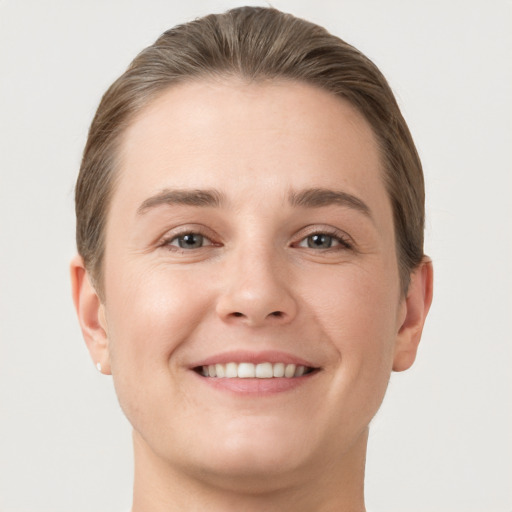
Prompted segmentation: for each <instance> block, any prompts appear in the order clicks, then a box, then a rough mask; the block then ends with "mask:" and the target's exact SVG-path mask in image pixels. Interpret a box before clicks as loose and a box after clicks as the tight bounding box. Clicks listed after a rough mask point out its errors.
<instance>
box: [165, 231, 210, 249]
mask: <svg viewBox="0 0 512 512" xmlns="http://www.w3.org/2000/svg"><path fill="white" fill-rule="evenodd" d="M166 245H171V246H175V247H179V248H180V249H199V248H200V247H204V246H206V245H212V242H211V241H210V240H209V239H208V238H206V237H205V236H203V235H201V234H200V233H193V232H191V233H183V234H181V235H178V236H175V237H173V238H171V239H169V241H167V242H166Z"/></svg>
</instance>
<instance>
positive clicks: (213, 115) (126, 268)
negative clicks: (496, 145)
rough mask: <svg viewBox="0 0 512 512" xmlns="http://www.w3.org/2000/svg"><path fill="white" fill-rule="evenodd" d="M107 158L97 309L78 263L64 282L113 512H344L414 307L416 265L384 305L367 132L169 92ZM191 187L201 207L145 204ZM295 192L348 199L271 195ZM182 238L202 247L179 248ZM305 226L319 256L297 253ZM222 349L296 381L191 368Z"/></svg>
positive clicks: (217, 85)
mask: <svg viewBox="0 0 512 512" xmlns="http://www.w3.org/2000/svg"><path fill="white" fill-rule="evenodd" d="M119 157H120V169H121V175H120V177H119V180H118V181H117V184H116V190H115V192H114V194H113V198H112V203H111V205H110V211H109V214H108V222H107V228H106V251H105V260H104V276H105V280H104V283H103V285H104V291H105V300H104V302H101V301H100V299H99V296H98V294H97V293H96V291H95V290H94V288H93V287H92V286H91V284H90V279H89V278H88V275H87V271H86V270H85V268H84V265H83V262H82V260H81V258H80V257H76V258H75V260H74V261H73V263H72V265H71V273H72V282H73V290H74V300H75V304H76V308H77V312H78V316H79V319H80V323H81V326H82V330H83V333H84V337H85V340H86V342H87V345H88V347H89V350H90V353H91V356H92V359H93V361H94V362H95V363H96V362H100V363H101V366H102V371H103V373H106V374H110V373H111V374H112V375H113V378H114V384H115V387H116V391H117V394H118V397H119V401H120V404H121V406H122V408H123V411H124V412H125V414H126V416H127V418H128V419H129V421H130V422H131V424H132V425H133V429H134V447H135V485H134V505H133V511H134V512H142V511H144V512H156V511H164V510H165V511H169V510H203V509H208V510H213V511H231V510H233V511H235V510H246V511H259V510H266V511H274V510H275V511H283V510H294V511H297V510H299V511H301V510H303V511H311V510H316V511H331V510H336V511H339V510H343V511H351V512H352V511H354V512H355V511H363V510H364V496H363V481H364V463H365V455H366V444H367V436H368V424H369V422H370V420H371V419H372V417H373V416H374V415H375V413H376V411H377V410H378V408H379V406H380V404H381V402H382V399H383V397H384V394H385V391H386V387H387V383H388V380H389V377H390V373H391V371H392V370H393V369H394V370H398V371H400V370H404V369H406V368H408V367H409V366H410V365H411V364H412V363H413V361H414V357H415V354H416V350H417V345H418V343H419V339H420V335H421V330H422V327H423V323H424V320H425V317H426V314H427V312H428V308H429V306H430V301H431V298H432V267H431V264H430V261H429V260H427V259H425V260H424V262H423V263H422V264H421V265H420V266H419V267H418V269H416V270H415V271H414V272H413V273H412V275H411V285H410V287H409V291H408V293H407V296H406V297H403V296H402V295H401V292H400V281H399V273H398V267H397V257H396V252H395V233H394V227H393V220H392V211H391V205H390V201H389V198H388V196H387V194H386V191H385V188H384V184H383V179H382V176H383V170H382V167H381V161H380V158H379V154H378V150H377V146H376V142H375V139H374V136H373V133H372V130H371V128H370V126H369V125H368V123H367V122H366V121H365V119H364V118H363V117H362V116H361V115H360V114H359V113H358V112H357V111H356V110H355V109H354V108H353V107H352V106H351V105H350V104H348V103H347V102H345V101H343V100H340V99H339V98H336V97H334V96H332V95H330V94H329V93H327V92H324V91H321V90H318V89H316V88H313V87H311V86H309V85H304V84H299V83H290V82H286V83H285V82H275V81H274V82H263V83H258V84H254V83H253V84H245V83H242V82H241V81H237V80H235V79H229V80H228V79H226V80H224V81H217V82H199V83H188V84H183V85H179V86H176V87H174V88H171V89H170V90H168V91H166V92H165V93H164V94H162V95H161V96H160V97H159V98H157V99H156V100H154V101H153V102H152V103H151V104H150V105H149V106H148V107H147V108H146V109H145V110H144V111H143V112H142V113H141V114H140V115H139V116H138V117H137V118H136V119H135V120H134V122H132V124H131V125H130V126H129V127H128V129H127V131H126V133H125V135H124V140H123V144H122V149H121V153H120V155H119ZM197 189H201V190H212V189H215V190H216V191H217V192H218V193H219V194H221V195H222V201H221V204H209V205H206V206H204V205H203V206H197V205H194V204H181V203H179V202H178V203H176V202H170V204H167V203H163V202H162V198H161V194H162V191H169V190H197ZM308 189H315V190H316V189H322V190H331V191H336V192H342V193H343V194H349V195H350V196H351V197H355V198H356V199H357V201H360V203H361V204H359V203H356V202H354V201H352V202H350V201H348V202H347V201H346V200H337V201H335V202H329V201H326V200H325V197H324V200H323V201H320V202H321V203H322V205H321V206H319V205H318V204H311V202H309V203H308V202H307V201H305V202H304V201H303V204H295V203H297V201H295V203H293V201H290V198H291V196H292V195H293V194H295V197H297V195H298V194H299V195H300V193H301V192H303V191H304V190H308ZM173 197H174V199H175V195H174V196H173ZM343 197H345V199H346V196H343ZM155 198H156V199H155ZM168 199H169V197H168ZM189 202H190V201H189ZM191 202H194V201H191ZM358 204H359V206H357V205H358ZM361 205H365V206H364V207H362V206H361ZM365 208H366V209H367V211H364V209H365ZM185 233H200V234H202V235H203V236H204V238H203V240H204V245H203V246H201V245H200V244H199V245H198V246H197V247H196V248H192V249H191V248H180V247H179V238H177V237H179V236H183V235H184V234H185ZM315 233H316V234H321V233H325V234H327V236H331V237H332V238H325V239H324V240H327V242H329V241H330V242H331V243H332V245H331V247H327V246H325V247H324V246H321V247H318V246H315V245H314V244H313V246H310V245H311V244H310V243H311V242H312V238H311V236H312V234H315ZM182 240H183V239H182ZM196 240H197V239H196ZM327 245H329V244H328V243H327ZM240 350H243V351H246V352H248V353H250V354H254V353H256V354H258V353H260V352H261V351H280V352H283V353H285V354H288V355H290V357H296V358H300V359H301V360H304V361H306V362H308V364H310V365H311V366H313V367H315V368H316V371H315V372H314V373H312V374H310V375H308V376H307V377H306V378H303V381H302V382H301V384H300V385H298V386H295V387H293V388H291V389H289V390H286V391H281V392H272V393H270V392H265V391H261V392H258V390H256V391H255V392H254V390H253V391H251V392H250V393H242V392H238V391H236V390H233V389H218V388H216V387H215V386H212V385H211V384H210V383H211V379H210V380H209V379H207V378H205V377H201V376H199V375H198V374H197V373H196V372H195V371H193V369H192V367H193V366H194V365H196V364H198V363H199V362H201V361H204V360H206V359H208V358H211V357H214V358H215V357H216V356H217V355H218V354H221V353H223V352H225V351H240ZM208 381H209V382H208Z"/></svg>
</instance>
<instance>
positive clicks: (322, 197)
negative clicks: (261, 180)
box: [288, 188, 372, 219]
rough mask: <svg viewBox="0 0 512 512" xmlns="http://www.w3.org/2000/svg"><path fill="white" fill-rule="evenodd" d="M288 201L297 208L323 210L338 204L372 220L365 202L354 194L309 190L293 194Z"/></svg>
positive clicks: (318, 189) (317, 189) (321, 189)
mask: <svg viewBox="0 0 512 512" xmlns="http://www.w3.org/2000/svg"><path fill="white" fill-rule="evenodd" d="M288 199H289V201H290V204H291V205H292V206H296V207H297V206H298V207H305V208H321V207H323V206H330V205H333V204H337V205H341V206H346V207H348V208H353V209H354V210H357V211H359V212H361V213H363V214H364V215H366V216H367V217H369V218H370V219H371V218H372V215H371V210H370V208H369V207H368V205H367V204H366V203H365V202H363V201H362V200H361V199H359V198H358V197H356V196H353V195H352V194H349V193H347V192H343V191H340V190H331V189H327V188H308V189H305V190H301V191H297V192H291V193H290V195H289V198H288Z"/></svg>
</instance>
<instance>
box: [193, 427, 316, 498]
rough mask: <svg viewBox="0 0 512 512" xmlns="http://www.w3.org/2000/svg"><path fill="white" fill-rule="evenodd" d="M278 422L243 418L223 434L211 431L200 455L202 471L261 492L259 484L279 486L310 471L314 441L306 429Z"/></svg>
mask: <svg viewBox="0 0 512 512" xmlns="http://www.w3.org/2000/svg"><path fill="white" fill-rule="evenodd" d="M275 423H276V422H275V421H271V420H267V421H259V422H258V421H255V420H251V421H241V422H237V425H228V426H227V427H228V428H225V429H224V431H223V432H222V434H221V435H217V434H216V433H215V432H212V431H211V430H210V431H209V432H208V440H207V442H206V446H204V445H203V447H202V448H201V449H200V451H201V453H200V454H198V455H199V457H198V459H197V462H198V464H199V466H201V470H200V471H201V473H202V474H203V475H208V476H209V477H210V478H212V479H215V480H225V481H226V482H229V485H233V487H234V488H235V487H236V488H238V489H244V491H251V492H258V489H259V488H260V487H261V490H263V489H265V490H267V491H268V490H269V487H275V489H278V488H279V487H281V486H282V485H283V484H284V483H285V482H286V481H287V480H288V478H289V477H291V476H292V475H295V477H296V476H297V474H300V473H301V472H302V471H304V472H306V471H308V468H309V466H310V459H311V453H312V452H311V447H312V444H313V442H312V441H311V440H310V441H309V442H308V440H307V439H306V438H305V437H306V436H305V435H304V434H305V433H304V432H300V430H299V431H298V430H297V429H295V430H293V429H292V430H290V428H286V427H287V426H288V427H289V425H286V426H285V425H283V424H282V422H281V424H277V425H276V424H275ZM212 439H215V442H214V443H213V444H212V442H211V440H212ZM201 444H202V443H201ZM305 447H308V449H307V450H305Z"/></svg>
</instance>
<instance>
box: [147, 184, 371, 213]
mask: <svg viewBox="0 0 512 512" xmlns="http://www.w3.org/2000/svg"><path fill="white" fill-rule="evenodd" d="M288 201H289V203H290V205H291V206H293V207H302V208H322V207H324V206H331V205H333V204H337V205H341V206H345V207H348V208H352V209H354V210H357V211H359V212H361V213H363V214H364V215H366V216H367V217H369V218H370V219H371V218H372V215H371V211H370V208H369V207H368V206H367V205H366V203H364V202H363V201H362V200H361V199H359V198H358V197H356V196H354V195H352V194H349V193H347V192H343V191H340V190H332V189H326V188H308V189H304V190H300V191H292V192H290V194H289V196H288ZM225 203H226V198H225V196H224V194H222V192H220V191H218V190H216V189H164V190H162V192H159V193H158V194H155V195H154V196H151V197H149V198H148V199H146V200H145V201H143V202H142V204H141V205H140V206H139V208H138V209H137V213H138V214H144V213H146V212H147V211H148V210H150V209H153V208H156V207H158V206H162V205H169V206H172V205H185V206H196V207H203V208H206V207H209V208H219V207H220V206H222V205H223V204H225Z"/></svg>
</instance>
